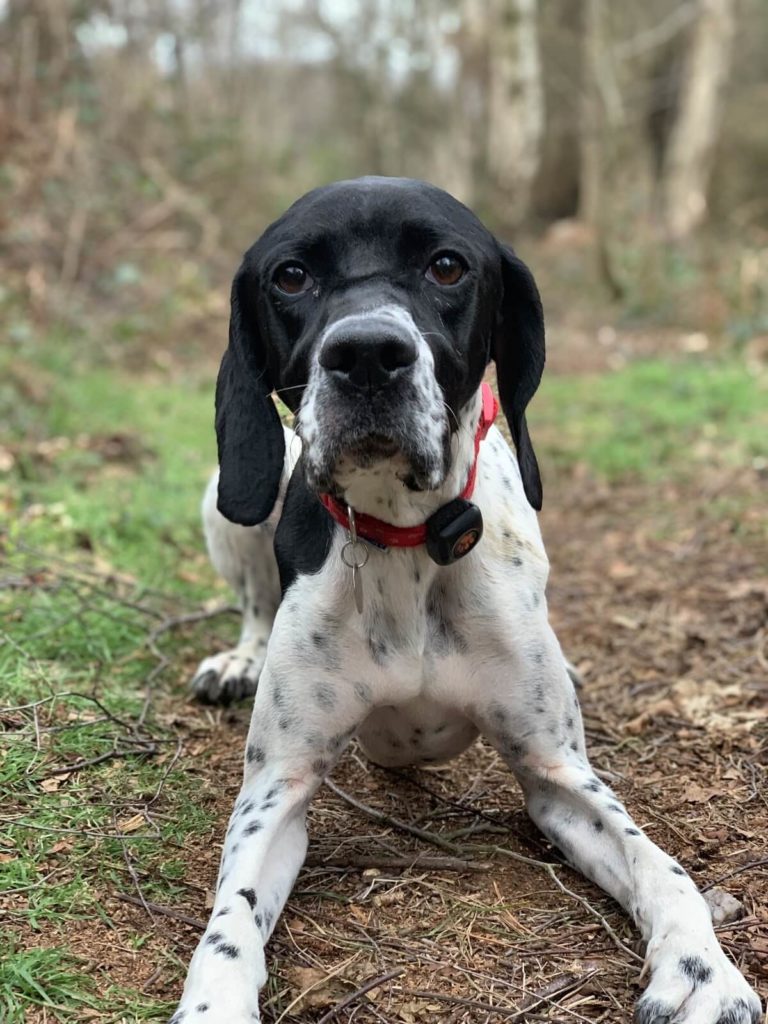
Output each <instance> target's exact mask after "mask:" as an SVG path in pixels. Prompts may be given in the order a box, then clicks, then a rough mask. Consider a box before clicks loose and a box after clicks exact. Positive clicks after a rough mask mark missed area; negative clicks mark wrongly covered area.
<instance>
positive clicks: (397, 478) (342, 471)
mask: <svg viewBox="0 0 768 1024" xmlns="http://www.w3.org/2000/svg"><path fill="white" fill-rule="evenodd" d="M481 402H482V399H481V392H480V391H479V390H478V391H477V393H476V394H475V395H473V397H472V398H471V399H470V400H469V402H467V404H466V405H465V406H464V408H463V409H461V411H460V412H459V414H458V428H457V429H456V430H455V431H454V432H453V434H452V435H451V462H450V468H449V470H448V474H447V475H446V478H445V480H444V481H443V483H442V485H441V486H440V487H439V488H437V489H436V490H434V491H412V490H411V489H410V488H409V487H408V486H407V485H406V483H405V479H406V478H407V476H408V474H409V466H408V463H407V461H406V460H405V458H404V457H403V456H395V457H393V458H387V459H380V460H378V461H377V462H374V463H373V464H372V465H370V466H366V467H364V468H361V467H360V466H355V465H353V464H352V463H351V462H350V461H349V460H347V459H346V458H342V459H341V460H340V461H339V464H338V466H337V468H336V473H335V480H336V483H337V485H338V487H339V490H340V492H341V494H340V498H341V500H342V501H343V502H345V503H346V504H347V505H351V506H352V508H353V509H354V510H355V511H356V512H364V513H366V515H370V516H375V517H376V518H377V519H381V520H383V521H384V522H386V523H391V524H392V525H393V526H417V525H419V524H421V523H423V522H425V521H426V520H427V519H428V518H429V516H431V515H432V513H433V512H436V511H437V509H439V508H440V507H441V506H442V505H445V504H447V502H449V501H453V499H454V498H456V497H458V496H459V494H460V493H461V491H462V490H463V488H464V485H465V484H466V482H467V477H468V476H469V471H470V468H471V467H472V463H473V461H474V458H475V432H476V430H477V422H478V418H479V416H480V407H481Z"/></svg>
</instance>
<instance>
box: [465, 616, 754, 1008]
mask: <svg viewBox="0 0 768 1024" xmlns="http://www.w3.org/2000/svg"><path fill="white" fill-rule="evenodd" d="M512 663H513V665H514V667H515V672H514V678H513V679H510V673H509V667H507V669H506V672H505V670H504V668H503V666H502V664H501V663H499V664H498V666H497V671H496V672H491V673H490V674H489V676H488V678H487V682H486V694H487V699H486V701H485V702H484V704H483V705H482V706H481V713H480V716H479V720H478V725H479V726H480V728H481V729H482V731H483V732H484V733H485V734H486V736H487V737H488V738H489V739H490V740H491V742H492V743H494V745H495V746H496V747H497V749H498V750H499V752H500V753H501V754H502V756H503V757H504V758H505V760H506V761H507V763H508V764H509V766H510V767H511V768H512V770H513V771H514V773H515V775H516V776H517V778H518V780H519V782H520V784H521V785H522V787H523V791H524V793H525V799H526V804H527V807H528V812H529V813H530V815H531V817H532V818H533V820H534V821H535V822H536V824H537V825H538V826H539V828H540V829H541V830H542V832H543V833H544V834H545V835H546V836H547V837H548V838H549V839H550V840H551V841H552V842H553V843H554V844H555V845H556V846H557V847H558V848H559V849H560V850H561V851H562V853H563V854H564V855H565V857H566V858H567V859H568V861H569V862H570V863H571V864H572V865H573V866H574V867H576V868H578V869H579V870H580V871H582V872H583V873H584V874H585V875H586V876H587V877H588V878H590V879H592V881H594V882H596V883H597V884H598V885H599V886H601V888H603V889H605V890H606V892H608V893H610V895H611V896H613V897H614V899H616V900H617V901H618V902H619V903H620V904H621V905H622V906H623V907H624V908H625V909H626V910H627V911H628V913H630V914H631V915H632V917H633V918H634V920H635V922H636V924H637V926H638V927H639V929H640V930H641V932H642V934H643V938H644V939H645V940H646V942H647V953H646V962H647V967H648V968H649V970H650V973H651V979H650V983H649V985H648V987H647V989H646V990H645V993H644V994H643V996H642V998H641V999H640V1001H639V1003H638V1006H637V1012H636V1016H635V1020H636V1021H637V1022H638V1024H670V1022H672V1021H674V1024H756V1022H757V1021H758V1020H760V1017H761V1009H760V1001H759V1000H758V998H757V997H756V996H755V994H754V993H753V992H752V990H751V989H750V988H749V986H748V984H747V982H746V981H745V979H744V978H743V977H742V975H741V974H740V973H739V971H738V970H737V969H736V967H734V965H733V964H732V963H731V962H730V960H728V958H727V957H726V956H725V954H724V953H723V951H722V949H721V948H720V945H719V943H718V941H717V938H716V937H715V933H714V929H713V927H712V920H711V915H710V912H709V909H708V907H707V905H706V903H705V902H704V900H703V898H702V896H701V895H700V893H699V892H698V890H697V889H696V886H695V884H694V883H693V881H692V880H691V879H690V878H689V877H688V875H687V874H686V872H685V871H684V870H683V868H681V867H680V865H679V864H677V863H676V862H675V861H674V860H673V859H672V858H671V857H669V856H668V855H667V854H666V853H664V852H663V851H662V850H660V849H659V848H658V847H657V846H656V845H655V844H654V843H652V842H651V840H650V839H648V838H647V836H645V835H644V833H643V831H642V829H640V828H639V827H638V826H637V825H636V824H635V822H634V821H633V820H632V819H631V818H630V816H629V814H628V813H627V811H626V810H625V809H624V807H623V805H622V804H621V802H620V801H619V800H618V799H617V798H616V796H615V795H614V794H613V793H612V792H611V790H610V789H609V788H608V786H606V785H605V784H604V783H603V782H601V781H600V779H598V778H597V777H596V776H595V774H594V772H593V771H592V768H591V767H590V764H589V761H588V760H587V755H586V751H585V744H584V730H583V728H582V723H581V714H580V711H579V704H578V699H577V697H576V692H575V689H574V687H573V683H572V681H571V679H570V677H569V675H568V673H567V671H566V669H565V666H564V664H563V657H562V654H561V653H560V647H559V645H558V643H557V640H556V639H555V637H554V635H553V634H552V632H551V630H550V629H549V627H548V626H545V625H542V630H541V633H539V635H537V636H536V637H531V638H530V642H529V643H526V645H525V646H524V647H522V648H521V649H519V650H518V651H517V652H516V656H515V657H514V658H513V659H512ZM491 677H493V678H491Z"/></svg>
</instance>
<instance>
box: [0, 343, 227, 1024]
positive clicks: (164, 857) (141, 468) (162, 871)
mask: <svg viewBox="0 0 768 1024" xmlns="http://www.w3.org/2000/svg"><path fill="white" fill-rule="evenodd" d="M0 361H1V360H0ZM42 362H43V365H44V364H45V360H43V361H42ZM54 362H55V359H54ZM49 384H50V389H49V390H48V392H47V393H46V395H45V396H44V398H43V399H42V400H38V401H37V403H36V404H35V405H34V410H33V412H34V415H30V409H29V408H28V407H26V406H24V407H23V408H22V405H23V403H18V402H17V403H16V406H15V408H16V410H17V411H15V412H13V413H12V415H10V416H9V420H10V423H11V435H10V438H9V439H8V441H7V442H6V443H7V444H8V447H9V450H11V451H12V453H13V456H14V460H15V465H14V467H13V470H12V472H11V473H10V474H8V475H7V476H6V477H5V480H4V481H2V478H0V488H1V489H0V502H2V504H1V505H0V508H3V509H6V510H10V511H11V516H9V517H8V518H7V521H6V517H5V516H4V515H3V527H4V532H3V533H2V534H0V544H2V555H3V567H2V571H0V576H1V577H3V578H6V579H7V581H8V585H7V586H3V587H0V708H5V709H6V711H5V713H4V714H3V716H2V719H0V819H2V820H0V857H1V858H2V860H1V862H0V896H3V897H4V916H5V920H6V922H7V923H8V934H7V936H6V939H5V942H4V943H3V952H4V956H3V957H0V1020H2V1021H3V1024H6V1022H8V1024H10V1022H15V1021H19V1022H21V1021H24V1020H25V1019H26V1015H27V1013H28V1012H29V1010H30V1008H31V1007H32V1006H36V1005H40V1006H43V1005H44V1006H45V1007H46V1008H47V1013H48V1019H49V1020H52V1021H55V1020H60V1021H76V1020H80V1019H83V1018H82V1017H81V1013H82V1012H83V1011H84V1009H85V1008H94V1007H95V1008H98V1009H99V1010H100V1011H103V1012H104V1013H107V1017H103V1016H102V1017H100V1019H112V1018H111V1017H109V1013H110V1012H112V1013H114V1012H115V1011H116V1009H118V1008H119V1010H120V1012H119V1014H118V1016H117V1017H116V1018H114V1019H116V1020H117V1019H119V1020H126V1021H133V1020H135V1021H139V1020H162V1019H167V1016H168V1013H167V1010H168V1006H167V1005H165V1004H164V1003H161V1002H158V1000H156V999H152V998H147V996H146V995H144V994H141V993H135V992H132V991H130V990H128V989H123V988H117V987H115V986H113V985H112V984H111V981H110V979H109V976H108V972H102V973H101V974H99V972H97V974H96V977H94V975H93V971H92V970H90V971H83V970H81V969H78V962H77V960H76V958H74V957H73V955H72V954H71V952H70V950H69V948H68V942H67V939H66V933H67V928H68V927H72V928H74V929H75V930H78V929H79V930H80V931H82V930H83V929H87V928H88V925H89V922H91V921H92V920H94V918H99V919H100V920H101V922H102V924H103V925H104V926H105V927H107V928H113V927H114V925H113V923H112V922H111V920H110V918H109V914H108V913H107V911H106V910H105V909H104V907H103V905H102V904H103V894H104V893H109V894H115V893H117V892H127V893H133V894H134V895H135V889H134V885H133V882H132V879H131V877H130V874H129V872H128V869H127V866H126V858H130V861H131V864H132V867H133V869H134V870H135V871H136V872H137V873H138V874H139V876H140V877H141V878H142V892H143V894H144V895H145V898H146V899H150V900H151V899H154V900H157V901H158V902H161V903H166V904H167V903H171V902H174V901H178V899H179V897H180V896H182V895H184V896H188V895H189V891H188V890H186V891H182V890H181V889H179V887H178V885H177V884H176V882H177V880H178V879H179V878H180V876H181V874H182V871H181V870H180V865H183V864H184V841H185V838H186V837H187V836H189V835H194V834H200V835H203V836H205V835H208V834H210V835H211V839H212V840H213V825H212V821H213V808H214V804H215V799H214V794H212V793H209V792H208V791H207V790H206V789H205V787H202V786H201V785H200V781H199V779H196V778H195V777H194V775H193V774H192V773H189V772H188V771H185V770H182V769H180V768H178V767H175V766H174V765H173V764H172V763H170V762H171V761H172V758H173V756H174V753H175V751H176V744H177V733H176V731H175V730H174V729H173V728H171V727H168V726H166V725H165V724H164V722H165V717H164V715H163V714H160V715H159V717H158V713H157V712H158V707H159V708H161V709H162V707H163V697H164V694H165V693H166V692H167V690H168V688H169V687H170V688H171V689H172V690H174V691H175V695H174V696H173V697H172V698H170V699H171V700H172V701H173V703H174V704H175V705H176V706H183V705H181V703H180V700H179V697H180V696H181V697H182V699H183V686H184V682H185V680H184V679H183V678H179V676H180V672H182V671H183V669H180V668H179V665H180V664H182V665H183V663H184V662H185V660H186V661H189V658H190V655H191V657H193V658H194V657H195V656H196V653H198V652H199V650H200V649H201V647H204V646H205V645H204V644H203V645H201V646H198V645H196V644H195V643H194V638H191V633H193V632H194V630H193V631H191V632H190V631H189V630H185V631H184V632H183V634H180V635H177V634H175V633H173V632H168V633H166V634H164V635H163V637H162V638H161V639H160V640H158V646H159V647H160V648H161V649H162V650H163V651H164V652H168V654H169V656H170V658H171V659H172V662H171V663H172V665H173V669H174V671H170V672H169V671H166V672H165V673H164V674H163V675H161V676H158V677H157V678H156V679H155V680H154V683H153V686H154V687H155V689H156V690H157V691H158V693H157V694H156V696H155V698H153V702H152V703H151V705H150V710H149V713H148V715H147V717H146V720H145V721H144V723H143V724H142V725H141V726H139V725H138V724H137V723H138V719H139V716H140V714H141V711H142V708H143V705H144V698H145V689H146V682H147V679H148V677H149V675H150V673H151V672H152V669H153V668H154V667H155V666H157V664H158V661H157V658H156V657H155V656H154V655H153V654H152V652H151V651H150V650H148V649H147V646H146V638H147V634H148V632H149V631H150V630H151V629H152V628H153V627H156V626H157V625H158V624H159V623H160V622H162V621H163V619H164V618H165V617H166V616H167V615H176V614H179V613H183V612H186V611H190V610H194V609H196V608H199V607H200V603H201V602H202V600H204V599H207V598H210V597H212V596H215V595H216V594H217V589H216V588H217V586H218V585H217V584H215V582H214V577H213V574H212V572H211V571H210V570H209V568H208V566H207V564H206V563H207V559H206V558H205V554H204V545H203V540H202V532H201V529H200V525H199V504H200V498H201V495H202V490H203V487H204V484H205V480H206V478H207V475H208V474H209V472H210V470H211V468H212V466H213V465H214V464H215V445H214V438H213V431H212V381H211V380H210V379H206V378H203V377H202V376H198V377H197V378H193V377H189V378H183V379H182V378H179V379H175V380H173V381H170V380H169V379H161V378H156V379H152V380H147V379H144V380H141V381H139V380H136V379H131V378H130V377H127V376H126V375H125V374H124V373H123V374H121V373H118V372H115V371H110V370H108V369H100V370H87V369H80V370H76V371H75V372H68V373H65V372H60V373H56V374H53V375H52V376H51V377H50V378H49ZM4 398H5V400H6V405H8V404H11V405H13V403H8V401H7V399H8V395H7V392H6V393H5V394H4V395H0V404H2V402H3V399H4ZM115 435H119V436H121V437H122V438H124V439H127V440H126V441H125V443H123V445H122V449H121V450H120V451H119V452H118V456H119V457H117V458H114V457H111V456H110V454H109V449H108V446H107V447H106V448H105V444H104V439H105V438H106V439H109V438H111V437H114V436H115ZM57 438H64V439H65V440H64V441H60V442H59V441H57V442H56V443H55V444H54V446H53V449H51V448H50V447H46V442H49V441H51V439H57ZM4 441H5V438H4ZM41 443H42V447H41ZM122 451H125V453H126V457H123V456H122ZM105 452H106V453H107V454H105ZM224 593H225V592H224V590H223V589H221V590H219V591H218V595H219V596H220V597H222V598H223V597H224ZM234 625H235V624H234V621H232V622H229V621H228V620H227V619H219V620H216V622H215V624H214V625H213V626H210V627H208V628H209V629H215V630H216V631H217V633H219V635H221V633H222V632H226V631H228V630H229V631H233V630H234ZM185 638H186V639H185ZM196 647H197V651H196V650H195V648H196ZM193 652H194V653H193ZM56 694H62V696H58V697H55V699H50V698H53V697H54V695H56ZM78 694H79V695H78ZM93 698H96V699H97V700H98V701H99V703H98V704H96V703H95V702H94V700H93ZM35 701H42V702H43V703H40V704H39V705H38V706H37V707H35V708H29V707H27V708H23V709H21V710H18V711H8V710H7V709H8V708H12V707H16V706H20V705H28V704H30V703H32V702H35ZM116 751H117V752H118V756H113V755H114V753H115V752H116ZM104 756H106V759H105V760H104V761H102V762H101V763H95V764H91V765H89V766H88V767H87V768H85V769H83V770H80V771H77V772H75V773H74V774H72V775H71V776H69V777H68V776H67V775H66V774H64V775H57V774H55V773H56V772H57V770H59V769H66V768H67V767H68V766H71V765H74V764H77V763H79V762H83V761H92V760H94V759H97V758H100V757H104ZM156 794H159V795H156ZM148 807H149V808H150V811H149V813H145V812H146V809H147V808H148ZM136 815H144V816H145V820H143V821H142V822H141V824H140V826H139V827H137V828H135V829H134V828H131V829H130V830H129V831H127V832H126V833H125V834H124V835H123V837H122V838H107V837H109V836H118V835H120V832H121V830H122V828H123V826H124V825H125V823H126V822H129V821H130V820H131V819H132V818H134V817H135V816H136ZM34 936H38V938H37V939H35V938H34ZM42 937H44V938H45V945H46V946H47V947H48V948H37V943H38V942H40V941H41V940H42ZM137 941H138V940H137ZM6 948H7V949H8V950H9V952H8V955H5V952H6ZM172 971H175V972H176V973H179V971H180V965H179V964H173V965H172Z"/></svg>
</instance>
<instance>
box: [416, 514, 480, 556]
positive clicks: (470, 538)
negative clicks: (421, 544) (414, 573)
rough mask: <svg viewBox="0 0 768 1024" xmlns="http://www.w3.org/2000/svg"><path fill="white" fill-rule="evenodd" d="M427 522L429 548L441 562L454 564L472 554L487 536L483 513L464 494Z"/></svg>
mask: <svg viewBox="0 0 768 1024" xmlns="http://www.w3.org/2000/svg"><path fill="white" fill-rule="evenodd" d="M426 525H427V552H428V554H429V557H430V558H431V559H432V560H433V561H434V562H437V564H438V565H451V564H452V563H453V562H457V561H458V560H459V559H460V558H463V557H464V555H468V554H469V552H470V551H471V550H472V548H474V547H475V545H476V544H477V542H478V541H479V540H480V538H481V537H482V536H483V514H482V512H481V511H480V509H479V508H478V507H477V505H474V504H473V503H472V502H471V501H466V499H464V498H456V499H455V500H454V501H449V502H448V504H447V505H443V507H442V508H439V509H438V510H437V512H434V513H433V514H432V515H431V516H430V517H429V519H428V520H427V524H426Z"/></svg>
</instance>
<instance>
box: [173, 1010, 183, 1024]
mask: <svg viewBox="0 0 768 1024" xmlns="http://www.w3.org/2000/svg"><path fill="white" fill-rule="evenodd" d="M186 1015H187V1011H186V1010H177V1012H176V1013H174V1015H173V1016H172V1017H171V1019H170V1022H169V1024H181V1022H182V1021H183V1020H184V1018H185V1017H186Z"/></svg>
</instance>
